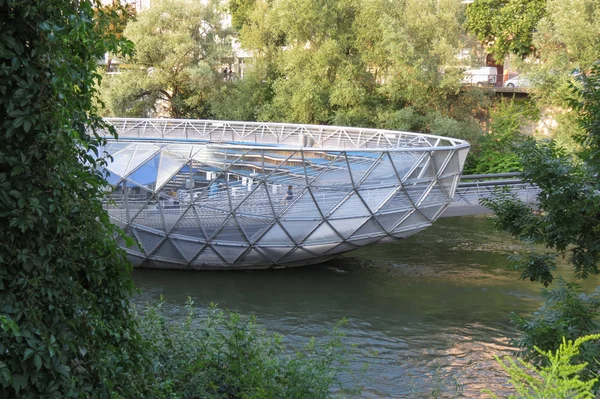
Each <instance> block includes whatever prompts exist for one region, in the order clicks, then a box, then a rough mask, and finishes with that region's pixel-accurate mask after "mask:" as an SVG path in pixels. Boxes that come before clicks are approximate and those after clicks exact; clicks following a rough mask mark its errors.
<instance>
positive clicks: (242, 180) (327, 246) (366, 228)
mask: <svg viewBox="0 0 600 399" xmlns="http://www.w3.org/2000/svg"><path fill="white" fill-rule="evenodd" d="M108 121H109V122H111V123H112V124H113V125H114V126H115V128H116V129H117V131H118V133H119V140H118V141H117V140H112V139H111V140H109V143H108V145H107V146H106V147H105V148H104V150H105V151H106V152H107V153H108V154H110V155H111V156H112V157H113V161H112V162H111V163H109V164H108V166H107V170H108V172H109V177H108V181H109V183H110V184H111V188H110V194H109V196H108V197H107V200H106V203H105V207H106V209H107V210H108V213H109V215H110V217H111V219H112V221H113V222H114V223H115V224H117V225H119V226H120V227H121V228H123V229H124V230H125V232H126V233H127V234H128V235H131V236H132V237H134V238H136V239H137V241H138V242H139V246H133V247H129V248H126V247H125V246H124V243H123V245H122V246H123V247H124V248H125V249H126V251H127V252H128V254H129V256H130V257H131V259H132V260H133V262H134V264H135V265H136V266H143V267H160V268H179V269H248V268H267V267H291V266H301V265H307V264H313V263H318V262H322V261H324V260H327V259H330V258H332V257H335V256H337V255H339V254H341V253H344V252H348V251H351V250H353V249H356V248H359V247H362V246H365V245H369V244H373V243H376V242H381V241H386V240H390V239H397V238H404V237H407V236H409V235H411V234H414V233H416V232H417V231H419V230H422V229H424V228H425V227H427V226H429V225H431V223H432V222H433V221H435V220H436V219H437V217H438V216H439V215H440V214H441V213H442V212H443V211H444V210H445V208H446V207H447V205H448V204H449V203H450V201H451V200H452V197H453V195H454V192H455V190H456V186H457V184H458V181H459V179H460V174H461V171H462V168H463V164H464V160H465V157H466V155H467V152H468V150H469V145H468V144H467V143H466V142H464V141H461V140H455V139H449V138H445V137H437V136H431V135H422V134H416V133H406V132H396V131H387V130H375V129H358V128H346V127H331V126H307V125H289V124H269V123H244V122H224V121H189V120H168V119H108Z"/></svg>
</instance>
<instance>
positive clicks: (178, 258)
mask: <svg viewBox="0 0 600 399" xmlns="http://www.w3.org/2000/svg"><path fill="white" fill-rule="evenodd" d="M153 256H156V257H161V258H163V259H166V260H168V261H169V262H175V263H187V260H186V259H185V258H184V257H183V255H182V254H181V252H180V251H179V249H178V248H176V247H175V245H173V243H172V242H171V241H170V240H169V239H168V238H167V239H166V240H165V241H164V242H163V243H162V245H161V246H160V247H159V248H158V249H157V250H156V251H154V254H153Z"/></svg>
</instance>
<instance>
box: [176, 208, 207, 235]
mask: <svg viewBox="0 0 600 399" xmlns="http://www.w3.org/2000/svg"><path fill="white" fill-rule="evenodd" d="M170 234H177V235H180V236H187V237H193V238H197V239H200V240H202V241H204V240H206V236H205V235H204V232H203V231H202V227H201V223H200V219H199V218H198V216H197V215H196V210H195V209H194V207H190V208H189V209H188V210H187V211H185V214H184V215H183V216H182V217H181V218H180V219H179V221H178V222H177V224H176V225H175V226H174V227H173V228H172V229H171V230H170Z"/></svg>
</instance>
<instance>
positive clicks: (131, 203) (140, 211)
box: [127, 193, 162, 227]
mask: <svg viewBox="0 0 600 399" xmlns="http://www.w3.org/2000/svg"><path fill="white" fill-rule="evenodd" d="M150 198H151V194H150V193H148V195H144V196H139V197H137V198H136V197H135V196H134V195H132V194H130V195H129V196H128V198H127V208H128V209H127V210H128V217H129V220H128V221H129V222H130V223H136V224H140V225H142V226H148V227H154V225H155V223H154V221H153V220H152V219H162V216H161V214H160V213H159V211H158V210H157V209H156V207H154V206H152V205H151V200H150ZM160 225H161V226H162V220H161V221H160Z"/></svg>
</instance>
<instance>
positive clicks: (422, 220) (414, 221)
mask: <svg viewBox="0 0 600 399" xmlns="http://www.w3.org/2000/svg"><path fill="white" fill-rule="evenodd" d="M422 224H427V225H429V224H431V222H430V221H429V219H427V218H426V217H425V216H423V215H421V214H420V213H419V212H418V211H415V212H413V213H412V214H411V215H410V216H409V217H407V218H406V219H404V220H403V221H402V223H400V225H398V226H396V228H394V233H397V232H399V231H405V230H411V229H413V228H417V227H422V226H420V225H422Z"/></svg>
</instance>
